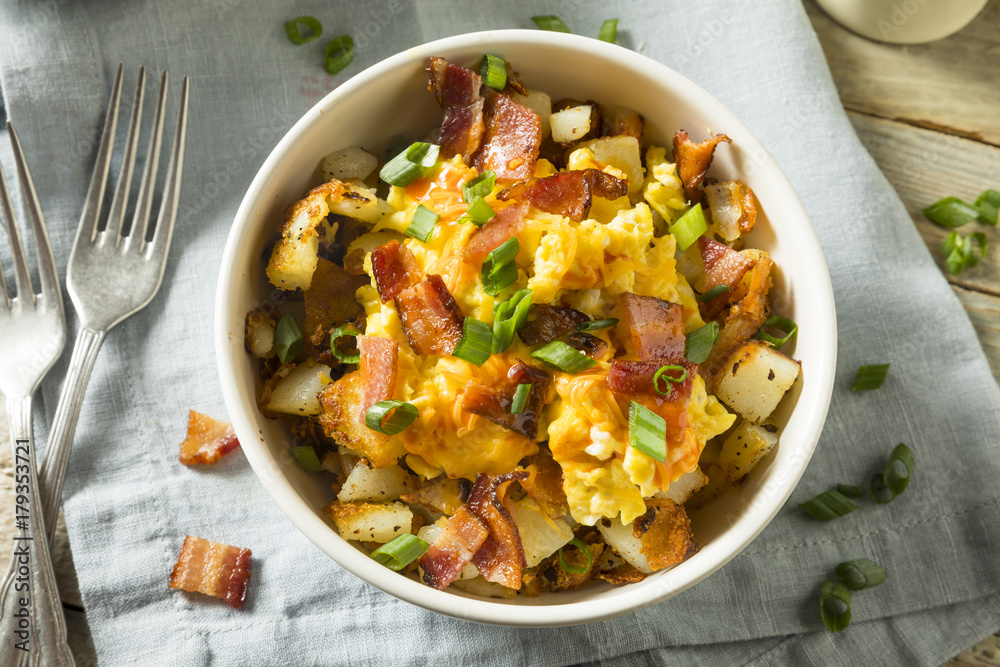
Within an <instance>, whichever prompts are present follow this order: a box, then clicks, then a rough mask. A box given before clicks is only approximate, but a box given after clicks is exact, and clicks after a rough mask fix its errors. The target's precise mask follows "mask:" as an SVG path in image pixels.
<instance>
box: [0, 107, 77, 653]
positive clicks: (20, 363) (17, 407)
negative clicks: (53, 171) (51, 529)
mask: <svg viewBox="0 0 1000 667" xmlns="http://www.w3.org/2000/svg"><path fill="white" fill-rule="evenodd" d="M7 132H8V133H9V134H10V142H11V146H12V148H13V153H14V162H15V164H16V165H17V174H18V180H19V181H20V183H21V191H22V193H23V194H24V201H25V209H26V210H27V212H28V216H29V217H30V218H31V226H32V228H33V231H34V236H35V254H36V256H37V258H38V277H39V283H40V287H41V291H40V292H38V293H35V290H34V286H33V285H32V283H31V275H30V273H29V272H28V263H27V261H26V260H25V255H24V247H23V246H22V245H21V237H20V233H19V232H18V227H17V222H16V220H15V219H14V208H13V206H12V204H11V200H10V193H9V191H8V190H7V183H6V179H5V178H4V177H3V173H2V171H0V214H2V217H3V218H4V220H5V223H6V227H7V239H8V241H9V243H10V246H11V254H12V256H13V260H14V286H15V290H16V293H17V296H15V297H14V298H13V299H11V298H10V297H9V295H8V292H7V283H6V280H5V279H4V277H3V271H2V270H0V292H2V299H0V340H2V341H3V344H2V345H0V391H2V392H3V393H4V395H5V396H6V397H7V420H8V422H9V424H10V438H11V447H12V449H13V451H12V454H13V463H14V484H15V487H14V490H15V493H17V504H16V505H15V508H14V518H15V522H16V527H17V529H18V532H17V534H16V535H15V537H14V551H13V553H12V554H11V560H10V562H11V570H12V573H13V576H8V578H7V579H5V580H4V582H3V585H2V589H0V595H2V598H3V600H2V604H0V615H2V616H0V637H3V640H2V643H0V664H2V665H20V664H26V663H28V662H29V661H30V664H33V665H73V664H74V662H73V655H72V654H71V653H70V650H69V646H68V645H67V644H66V620H65V619H64V618H63V612H62V602H61V601H60V599H59V592H58V590H57V588H56V577H55V574H53V572H52V559H51V556H50V554H49V540H48V530H47V527H46V525H45V515H44V512H43V509H42V503H41V497H42V496H41V489H40V488H39V486H38V473H37V471H36V469H35V464H34V461H35V442H34V439H33V437H32V428H31V397H32V395H33V394H34V393H35V389H37V388H38V385H39V384H40V383H41V381H42V378H43V377H45V374H46V373H47V372H48V370H49V368H51V366H52V364H53V363H54V362H55V360H56V359H58V358H59V355H60V353H61V352H62V349H63V345H64V343H65V342H66V319H65V315H64V313H63V304H62V294H61V293H60V291H59V275H58V273H56V262H55V258H54V257H53V255H52V247H51V245H50V243H49V233H48V231H47V230H46V229H45V220H44V218H43V217H42V209H41V206H40V205H39V203H38V195H37V194H36V193H35V186H34V183H33V182H32V180H31V174H30V173H29V172H28V165H27V163H26V162H25V159H24V151H23V150H22V148H21V142H20V141H19V140H18V138H17V133H16V132H14V126H13V125H11V124H10V123H9V122H8V123H7Z"/></svg>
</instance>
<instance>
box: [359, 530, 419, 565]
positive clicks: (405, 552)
mask: <svg viewBox="0 0 1000 667" xmlns="http://www.w3.org/2000/svg"><path fill="white" fill-rule="evenodd" d="M428 546H429V545H428V544H427V543H426V542H424V541H423V540H422V539H420V538H419V537H417V536H416V535H410V534H409V533H404V534H402V535H397V536H396V537H394V538H393V539H392V540H390V541H389V542H386V543H385V544H383V545H382V546H380V547H379V548H378V549H376V550H375V551H373V552H372V553H371V557H372V559H373V560H374V561H375V562H376V563H378V564H379V565H385V566H386V567H387V568H389V569H390V570H396V571H397V572H398V571H399V570H402V569H403V568H404V567H406V566H407V565H409V564H410V563H412V562H413V561H415V560H416V559H417V558H420V557H421V556H422V555H424V552H426V551H427V547H428Z"/></svg>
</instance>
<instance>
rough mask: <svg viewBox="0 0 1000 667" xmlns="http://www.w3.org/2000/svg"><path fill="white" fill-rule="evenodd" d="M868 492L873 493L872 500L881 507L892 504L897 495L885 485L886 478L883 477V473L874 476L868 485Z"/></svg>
mask: <svg viewBox="0 0 1000 667" xmlns="http://www.w3.org/2000/svg"><path fill="white" fill-rule="evenodd" d="M868 492H869V493H871V496H872V500H874V501H875V502H876V503H878V504H879V505H885V504H886V503H891V502H892V501H893V500H895V499H896V494H895V493H893V492H892V489H890V488H889V486H888V485H887V484H886V483H885V477H883V476H882V473H879V474H877V475H872V481H871V482H870V483H869V484H868Z"/></svg>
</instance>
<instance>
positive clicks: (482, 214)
mask: <svg viewBox="0 0 1000 667" xmlns="http://www.w3.org/2000/svg"><path fill="white" fill-rule="evenodd" d="M492 217H493V209H492V208H490V205H489V204H487V203H486V202H485V201H484V200H482V199H477V200H476V201H474V202H472V204H471V205H470V206H469V208H467V209H466V210H465V215H463V216H462V217H460V218H459V219H458V221H459V222H471V223H472V224H474V225H475V226H476V227H482V226H483V225H485V224H486V223H487V222H489V221H490V218H492Z"/></svg>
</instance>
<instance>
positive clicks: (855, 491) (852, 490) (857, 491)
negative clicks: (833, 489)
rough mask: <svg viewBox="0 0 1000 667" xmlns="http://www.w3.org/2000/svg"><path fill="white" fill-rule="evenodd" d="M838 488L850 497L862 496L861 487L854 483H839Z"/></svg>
mask: <svg viewBox="0 0 1000 667" xmlns="http://www.w3.org/2000/svg"><path fill="white" fill-rule="evenodd" d="M837 490H838V491H840V492H841V493H842V494H844V495H845V496H848V497H849V498H860V497H861V487H860V486H855V485H853V484H838V485H837Z"/></svg>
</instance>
